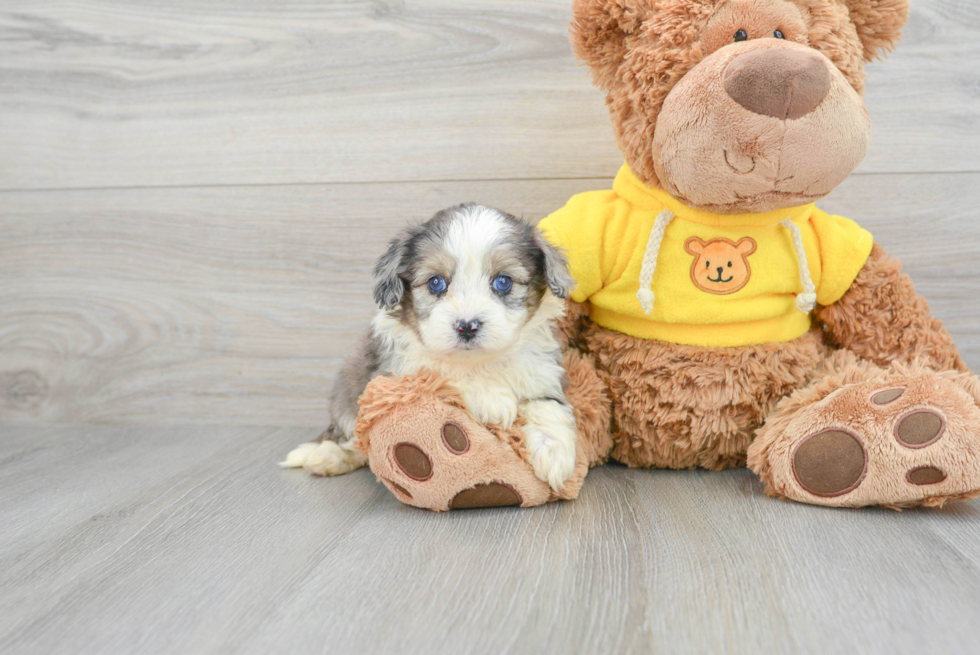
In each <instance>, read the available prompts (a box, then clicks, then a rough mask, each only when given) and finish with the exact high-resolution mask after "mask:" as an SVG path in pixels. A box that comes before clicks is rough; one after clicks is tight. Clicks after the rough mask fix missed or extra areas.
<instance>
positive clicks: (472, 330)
mask: <svg viewBox="0 0 980 655" xmlns="http://www.w3.org/2000/svg"><path fill="white" fill-rule="evenodd" d="M454 327H455V328H456V334H457V335H459V338H460V340H461V341H465V342H467V343H469V342H470V341H472V340H473V339H475V338H476V335H477V333H478V332H479V331H480V328H481V327H483V323H482V322H481V321H478V320H476V319H474V320H471V321H456V325H455V326H454Z"/></svg>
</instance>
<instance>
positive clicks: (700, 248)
mask: <svg viewBox="0 0 980 655" xmlns="http://www.w3.org/2000/svg"><path fill="white" fill-rule="evenodd" d="M684 250H685V251H687V254H689V255H694V256H695V257H697V256H698V255H700V254H701V253H703V252H704V241H702V240H701V239H699V238H697V237H691V238H690V239H688V240H687V241H685V242H684Z"/></svg>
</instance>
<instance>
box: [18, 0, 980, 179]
mask: <svg viewBox="0 0 980 655" xmlns="http://www.w3.org/2000/svg"><path fill="white" fill-rule="evenodd" d="M569 11H570V2H569V0H535V1H533V2H528V1H526V0H520V1H518V0H506V1H505V0H466V1H464V2H453V3H446V2H440V1H439V0H421V1H418V2H410V3H406V2H400V1H397V2H396V1H390V2H389V1H367V0H363V1H355V2H346V1H345V2H341V1H337V0H331V1H327V2H308V1H305V0H287V1H284V2H275V3H272V2H259V1H253V2H246V3H242V2H228V1H227V0H194V1H191V0H180V1H178V2H168V3H159V2H152V1H149V0H141V1H139V2H126V3H118V2H113V1H112V0H69V1H66V2H58V3H39V2H33V1H32V0H7V1H6V2H5V3H4V4H3V6H2V7H0V62H2V63H0V143H2V144H3V148H2V152H0V188H2V189H37V188H62V187H71V188H91V187H120V186H167V185H202V184H212V185H213V184H223V185H229V184H282V183H314V182H373V181H387V180H399V181H419V180H464V179H465V180H469V179H530V178H556V177H562V178H567V177H602V176H605V175H607V174H608V173H607V171H609V170H610V169H611V168H613V167H614V166H616V165H617V163H618V162H619V160H620V156H619V154H618V152H617V151H616V148H615V146H614V143H613V140H612V131H611V129H610V127H609V121H608V118H607V115H606V111H605V108H604V104H603V98H602V94H601V93H600V92H599V91H597V90H595V89H593V88H592V87H591V86H590V84H589V80H588V76H587V73H586V71H585V70H584V69H582V68H579V67H577V66H576V64H575V62H574V61H573V58H572V55H571V52H570V48H569V45H568V42H567V36H566V33H567V26H568V18H569ZM912 12H913V13H912V19H911V23H910V26H909V28H908V31H907V37H906V39H905V42H904V43H903V44H902V45H901V47H900V48H899V50H898V51H897V52H896V53H895V55H894V56H893V57H892V59H891V60H889V61H888V62H887V63H882V64H875V65H873V66H871V67H870V69H869V71H870V78H869V85H868V98H867V102H868V106H869V109H870V111H871V114H872V117H873V118H874V120H875V137H874V140H873V145H872V149H871V152H870V153H869V156H868V159H867V161H866V163H865V164H864V165H863V166H862V169H861V170H862V171H865V172H933V171H980V103H978V101H977V94H976V88H977V85H978V84H980V71H978V68H977V67H976V66H975V65H974V63H975V62H976V61H977V60H978V58H980V40H978V39H977V34H978V30H980V7H978V5H977V3H976V2H974V1H973V0H917V1H916V2H915V3H913V9H912Z"/></svg>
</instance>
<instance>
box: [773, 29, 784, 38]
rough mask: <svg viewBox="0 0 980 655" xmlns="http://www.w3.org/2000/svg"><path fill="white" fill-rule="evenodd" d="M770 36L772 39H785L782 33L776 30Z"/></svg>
mask: <svg viewBox="0 0 980 655" xmlns="http://www.w3.org/2000/svg"><path fill="white" fill-rule="evenodd" d="M772 35H773V36H774V37H776V38H777V39H785V38H786V37H785V36H783V31H782V30H776V31H775V32H773V33H772Z"/></svg>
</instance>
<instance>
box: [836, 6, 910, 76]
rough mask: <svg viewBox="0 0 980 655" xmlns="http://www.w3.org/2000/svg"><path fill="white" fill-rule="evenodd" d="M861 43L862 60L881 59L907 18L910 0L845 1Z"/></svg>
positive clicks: (890, 48)
mask: <svg viewBox="0 0 980 655" xmlns="http://www.w3.org/2000/svg"><path fill="white" fill-rule="evenodd" d="M845 4H846V5H847V9H848V11H849V12H850V17H851V22H852V23H854V26H855V27H857V32H858V36H859V37H860V38H861V43H862V45H864V59H865V61H873V60H875V59H883V58H884V57H885V55H887V54H888V53H889V52H891V51H892V50H894V49H895V45H896V44H897V43H898V40H899V39H900V38H901V36H902V28H903V27H905V23H907V22H908V19H909V0H845Z"/></svg>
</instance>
